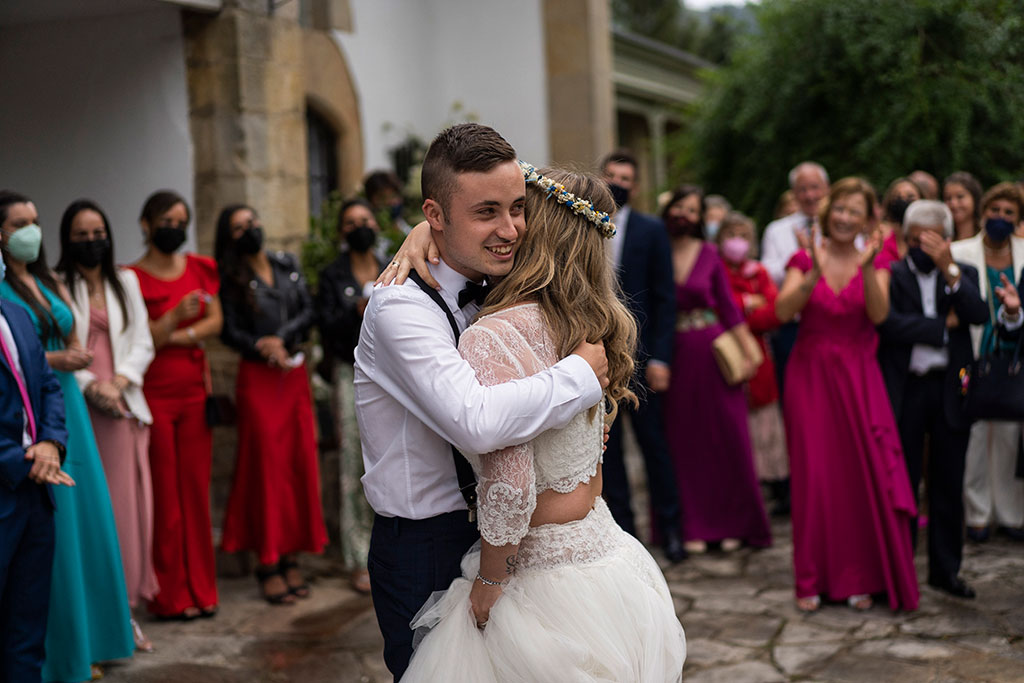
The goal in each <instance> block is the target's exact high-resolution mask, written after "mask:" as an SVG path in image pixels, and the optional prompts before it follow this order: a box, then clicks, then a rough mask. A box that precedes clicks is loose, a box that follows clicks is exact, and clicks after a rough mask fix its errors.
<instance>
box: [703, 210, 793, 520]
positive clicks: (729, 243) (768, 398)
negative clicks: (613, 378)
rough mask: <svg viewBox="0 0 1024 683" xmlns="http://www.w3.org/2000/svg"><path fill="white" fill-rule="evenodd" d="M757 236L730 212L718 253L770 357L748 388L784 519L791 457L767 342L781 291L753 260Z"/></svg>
mask: <svg viewBox="0 0 1024 683" xmlns="http://www.w3.org/2000/svg"><path fill="white" fill-rule="evenodd" d="M756 234H757V233H756V231H755V229H754V222H753V221H752V220H750V219H749V218H748V217H746V216H744V215H743V214H741V213H738V212H735V211H733V212H730V213H729V214H727V215H726V216H725V219H724V220H723V221H722V227H721V229H720V230H719V231H718V253H719V254H720V255H721V257H722V262H723V263H724V264H725V272H726V274H727V275H728V276H729V287H730V289H731V290H732V294H733V297H734V298H735V301H736V305H737V306H739V308H740V310H741V311H743V316H744V319H745V320H746V322H747V327H749V328H750V331H751V332H752V333H753V334H754V336H755V338H756V339H757V344H758V346H760V347H761V354H762V356H763V357H764V362H763V363H761V365H760V367H758V368H757V372H756V374H755V375H754V376H753V377H752V378H750V381H749V382H748V383H747V387H746V394H747V410H748V416H749V417H748V419H749V423H750V437H751V442H752V446H753V450H754V469H755V471H756V472H757V478H758V479H760V480H761V482H762V483H764V484H766V485H767V486H768V489H769V490H770V491H771V493H772V498H773V499H774V505H773V507H772V514H777V515H784V514H788V513H789V456H788V455H787V454H786V434H785V432H784V431H783V428H782V412H781V410H780V409H779V388H778V386H777V385H776V383H775V363H773V362H772V358H771V354H770V353H769V352H768V344H767V343H766V340H765V336H766V335H767V334H768V333H769V332H771V331H773V330H775V329H776V328H777V327H778V326H779V321H778V319H777V318H776V317H775V297H776V296H777V295H778V289H777V288H776V287H775V281H774V280H772V278H771V276H770V275H768V271H767V270H765V268H764V266H762V265H761V264H760V263H758V262H757V261H755V260H754V259H753V258H752V253H751V252H752V251H753V249H754V248H755V245H756V242H755V236H756Z"/></svg>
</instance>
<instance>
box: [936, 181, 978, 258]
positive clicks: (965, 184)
mask: <svg viewBox="0 0 1024 683" xmlns="http://www.w3.org/2000/svg"><path fill="white" fill-rule="evenodd" d="M981 192H982V190H981V183H979V182H978V181H977V179H975V177H974V176H972V175H971V174H970V173H968V172H966V171H957V172H956V173H953V174H951V175H950V176H949V177H948V178H946V180H945V181H944V182H943V183H942V201H944V202H945V203H946V206H948V207H949V210H950V211H952V212H953V224H954V226H955V228H956V230H955V232H954V237H953V239H954V240H965V239H968V238H970V237H974V236H975V235H977V234H978V232H979V231H980V230H981V224H980V223H979V218H980V217H981ZM978 272H979V274H980V273H981V271H978Z"/></svg>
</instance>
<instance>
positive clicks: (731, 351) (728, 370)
mask: <svg viewBox="0 0 1024 683" xmlns="http://www.w3.org/2000/svg"><path fill="white" fill-rule="evenodd" d="M755 348H757V354H756V355H755V356H754V357H753V358H751V359H750V360H751V362H753V364H754V367H760V365H761V363H763V362H764V355H763V354H762V353H761V349H760V348H759V347H755ZM711 352H712V353H713V354H714V355H715V361H717V362H718V369H719V370H721V371H722V377H724V378H725V383H726V384H728V385H730V386H732V385H735V384H739V383H740V382H742V381H743V380H744V379H746V378H745V377H744V376H743V371H744V362H743V361H744V360H745V359H746V357H747V354H746V353H745V352H744V351H743V346H742V345H741V344H740V340H739V339H738V338H737V337H736V335H735V334H733V333H732V332H729V331H726V332H723V333H722V334H720V335H718V336H717V337H715V339H714V341H712V342H711Z"/></svg>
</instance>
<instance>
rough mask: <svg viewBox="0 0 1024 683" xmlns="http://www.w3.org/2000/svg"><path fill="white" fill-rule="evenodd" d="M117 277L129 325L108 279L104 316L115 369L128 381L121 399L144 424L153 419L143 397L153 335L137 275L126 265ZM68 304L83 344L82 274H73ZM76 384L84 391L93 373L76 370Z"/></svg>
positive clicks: (85, 318)
mask: <svg viewBox="0 0 1024 683" xmlns="http://www.w3.org/2000/svg"><path fill="white" fill-rule="evenodd" d="M117 279H118V280H120V282H121V286H122V287H123V288H124V294H125V304H126V305H127V307H128V316H129V320H128V325H127V326H126V325H125V324H124V318H123V316H122V315H121V304H120V303H119V302H118V300H117V295H116V294H114V290H113V288H112V287H111V286H110V283H109V282H104V283H103V290H104V291H103V293H104V299H105V300H106V304H107V318H108V320H109V321H110V348H111V351H112V353H113V356H114V373H115V374H117V375H122V376H124V377H125V378H126V379H128V380H129V381H130V382H131V384H130V385H129V386H128V388H127V389H125V390H124V402H125V403H126V404H127V405H128V410H130V411H131V412H132V415H134V416H135V417H136V418H138V420H139V421H140V422H142V423H144V424H152V423H153V414H152V413H151V412H149V405H148V404H147V403H146V397H145V396H143V395H142V378H143V377H144V376H145V374H146V369H147V368H148V367H149V364H150V363H151V362H152V361H153V355H154V354H155V353H156V351H155V349H154V348H153V337H152V336H151V335H150V333H149V312H148V311H147V310H146V302H145V300H143V298H142V289H141V288H140V287H139V278H138V276H136V275H135V272H134V271H132V270H130V269H128V268H118V270H117ZM71 294H72V297H71V308H72V310H73V311H74V313H75V334H76V335H78V341H79V342H81V343H82V346H85V345H86V343H87V342H88V340H89V288H88V285H86V283H85V280H84V279H83V278H81V277H78V278H75V287H74V291H73V292H71ZM75 379H76V380H77V381H78V386H79V387H80V388H81V389H82V391H85V388H86V387H87V386H89V384H90V383H92V382H95V381H96V375H94V374H92V373H91V372H89V369H88V368H85V369H84V370H78V371H76V372H75Z"/></svg>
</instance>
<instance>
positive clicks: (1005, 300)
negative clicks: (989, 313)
mask: <svg viewBox="0 0 1024 683" xmlns="http://www.w3.org/2000/svg"><path fill="white" fill-rule="evenodd" d="M999 282H1000V285H999V286H997V287H996V288H995V292H996V296H997V297H998V298H999V303H1001V304H1002V305H1003V309H1004V310H1005V311H1006V315H1007V317H1009V318H1012V319H1013V320H1016V319H1017V316H1018V315H1020V293H1019V292H1018V291H1017V288H1016V287H1014V285H1013V283H1012V282H1010V279H1009V278H1008V277H1006V274H1005V273H1001V274H1000V275H999Z"/></svg>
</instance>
